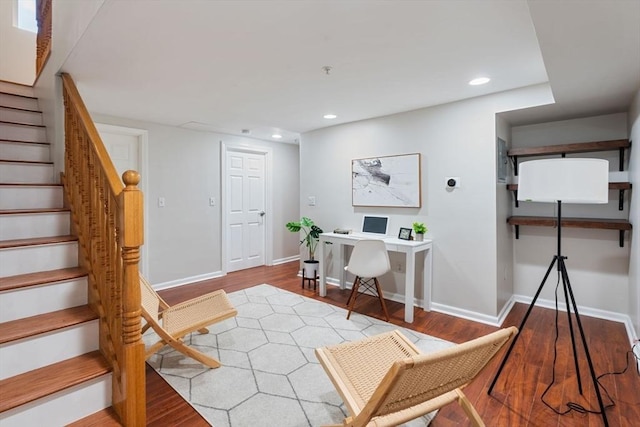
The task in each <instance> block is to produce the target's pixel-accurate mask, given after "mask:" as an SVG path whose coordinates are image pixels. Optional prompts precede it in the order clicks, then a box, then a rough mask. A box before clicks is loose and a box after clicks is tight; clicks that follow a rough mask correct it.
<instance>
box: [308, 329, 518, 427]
mask: <svg viewBox="0 0 640 427" xmlns="http://www.w3.org/2000/svg"><path fill="white" fill-rule="evenodd" d="M517 331H518V330H517V328H515V327H510V328H505V329H501V330H499V331H497V332H494V333H491V334H489V335H486V336H484V337H480V338H477V339H474V340H472V341H468V342H466V343H463V344H458V345H455V346H453V347H451V348H448V349H445V350H440V351H436V352H433V353H428V354H424V353H421V352H420V350H418V348H416V347H415V345H414V344H413V343H412V342H411V341H409V339H408V338H406V337H405V336H404V335H402V334H401V333H400V331H397V330H396V331H393V332H388V333H384V334H380V335H375V336H372V337H368V338H364V339H362V340H359V341H353V342H347V343H342V344H338V345H335V346H329V347H323V348H318V349H316V356H317V357H318V359H319V360H320V363H321V364H322V366H323V367H324V369H325V371H326V372H327V375H328V376H329V378H331V381H332V382H333V385H334V386H335V387H336V389H337V390H338V392H339V393H340V396H341V397H342V399H343V400H344V403H345V404H346V406H347V409H348V410H349V413H350V416H349V417H347V418H345V420H344V422H343V424H337V425H334V426H332V427H337V426H354V427H355V426H377V427H380V426H397V425H399V424H402V423H405V422H407V421H410V420H412V419H415V418H418V417H420V416H422V415H425V414H427V413H429V412H432V411H434V410H436V409H439V408H442V407H443V406H445V405H447V404H449V403H451V402H453V401H458V403H459V404H460V405H461V406H462V408H463V409H464V412H465V413H466V415H467V417H468V418H469V419H470V420H471V424H472V425H474V426H484V425H485V424H484V423H483V421H482V419H481V418H480V416H479V415H478V412H477V411H476V410H475V408H474V407H473V405H472V404H471V402H469V400H468V399H467V397H466V396H465V395H464V393H463V392H462V390H461V389H462V388H464V387H465V386H466V385H467V384H468V383H470V382H471V381H472V380H473V379H474V378H475V377H476V375H477V374H478V373H479V372H480V371H481V370H482V368H483V367H484V366H485V365H486V364H487V363H488V362H489V360H491V358H492V357H493V356H494V355H495V354H496V353H497V352H498V350H500V348H501V347H502V346H503V345H504V344H505V343H506V342H507V341H508V340H509V338H510V337H511V336H513V335H515V334H516V333H517Z"/></svg>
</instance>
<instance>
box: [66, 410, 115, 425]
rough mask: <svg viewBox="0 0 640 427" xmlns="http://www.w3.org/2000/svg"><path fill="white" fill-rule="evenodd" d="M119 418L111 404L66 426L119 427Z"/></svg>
mask: <svg viewBox="0 0 640 427" xmlns="http://www.w3.org/2000/svg"><path fill="white" fill-rule="evenodd" d="M121 426H122V424H121V423H120V419H119V418H118V415H117V414H116V411H115V409H113V406H109V407H108V408H104V409H103V410H102V411H98V412H95V413H93V414H91V415H89V416H87V417H84V418H82V419H79V420H77V421H74V422H73V423H71V424H67V425H66V427H121Z"/></svg>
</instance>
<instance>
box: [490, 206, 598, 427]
mask: <svg viewBox="0 0 640 427" xmlns="http://www.w3.org/2000/svg"><path fill="white" fill-rule="evenodd" d="M561 209H562V202H561V201H559V200H558V254H557V255H555V256H554V257H553V260H552V261H551V264H550V265H549V268H548V269H547V272H546V274H545V275H544V279H542V283H540V286H539V287H538V290H537V292H536V294H535V296H534V297H533V301H531V304H530V305H529V308H528V309H527V312H526V314H525V315H524V318H523V319H522V322H521V323H520V327H519V328H518V330H519V331H522V328H524V325H525V323H527V319H528V318H529V314H531V310H532V309H533V306H534V305H535V303H536V300H537V299H538V296H539V295H540V292H541V291H542V288H543V287H544V284H545V282H546V281H547V278H548V277H549V273H551V269H552V268H553V265H554V264H555V263H556V262H557V263H558V272H559V273H560V275H561V277H562V287H563V290H564V300H565V302H566V305H567V318H568V320H569V332H570V334H571V345H572V347H573V360H574V363H575V366H576V375H577V377H578V390H579V391H580V394H581V395H582V380H581V378H580V367H579V365H578V354H577V352H576V341H575V337H574V334H573V321H572V318H571V311H570V307H569V299H571V305H572V306H573V312H574V313H575V320H576V323H577V325H578V330H579V331H580V338H581V339H582V345H583V347H584V352H585V354H586V356H587V362H588V364H589V371H590V373H591V381H593V388H594V389H595V390H596V396H597V397H598V404H599V405H600V412H601V414H602V421H604V425H605V427H608V426H609V422H608V421H607V416H606V414H605V412H604V404H603V403H602V395H601V394H600V388H599V387H598V380H597V378H596V374H595V371H594V369H593V362H592V361H591V355H590V354H589V347H587V340H586V339H585V337H584V331H583V330H582V323H581V322H580V315H579V314H578V306H577V305H576V300H575V298H574V296H573V290H572V289H571V283H570V282H569V275H568V274H567V267H566V266H565V263H564V260H565V259H567V257H565V256H562V255H561V253H562V252H561V251H560V241H561V234H562V232H561V230H562V226H561V223H562V215H561ZM519 337H520V333H518V335H516V336H515V338H514V339H513V340H512V341H511V345H509V348H508V349H507V353H506V354H505V356H504V359H502V363H501V364H500V367H499V368H498V372H497V373H496V376H495V377H494V378H493V381H492V382H491V385H490V386H489V390H488V392H487V394H491V392H492V391H493V387H494V386H495V385H496V381H498V377H499V376H500V374H501V373H502V369H503V368H504V365H505V364H506V363H507V359H509V355H510V354H511V350H513V347H514V346H515V344H516V342H517V341H518V338H519Z"/></svg>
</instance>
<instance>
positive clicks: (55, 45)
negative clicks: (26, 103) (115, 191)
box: [35, 0, 105, 176]
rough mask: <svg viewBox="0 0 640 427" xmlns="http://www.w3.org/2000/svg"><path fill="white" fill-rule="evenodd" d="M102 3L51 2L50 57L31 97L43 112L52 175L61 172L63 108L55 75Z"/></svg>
mask: <svg viewBox="0 0 640 427" xmlns="http://www.w3.org/2000/svg"><path fill="white" fill-rule="evenodd" d="M104 1H105V0H65V1H54V2H53V4H52V6H51V9H52V13H53V28H52V31H51V55H50V56H49V60H48V61H47V63H46V65H45V67H44V69H43V70H42V73H40V77H39V78H38V81H37V82H36V84H35V95H36V96H37V97H38V102H39V105H40V109H41V110H42V112H43V113H44V116H43V117H44V125H45V126H46V127H47V138H48V140H49V142H50V143H51V144H52V146H51V147H52V150H51V151H52V154H51V156H52V159H51V160H52V161H53V162H54V170H55V172H56V176H58V173H59V172H60V171H62V170H64V126H63V123H64V108H63V105H62V83H61V80H60V77H58V73H59V72H60V71H61V68H62V64H63V63H64V61H65V60H66V59H67V56H68V55H69V54H70V52H71V51H72V50H73V47H74V46H75V44H76V42H77V41H78V40H79V39H80V37H82V34H83V33H84V30H85V29H86V28H87V26H88V25H89V23H90V22H91V20H92V19H93V17H94V16H95V14H96V13H98V11H99V10H100V8H101V7H102V5H103V3H104Z"/></svg>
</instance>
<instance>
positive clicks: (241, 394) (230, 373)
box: [144, 285, 452, 427]
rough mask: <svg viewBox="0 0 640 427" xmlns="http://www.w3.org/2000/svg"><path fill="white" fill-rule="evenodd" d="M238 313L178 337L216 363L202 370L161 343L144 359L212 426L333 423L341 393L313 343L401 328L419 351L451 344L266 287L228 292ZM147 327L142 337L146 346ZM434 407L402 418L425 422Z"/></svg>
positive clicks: (339, 415)
mask: <svg viewBox="0 0 640 427" xmlns="http://www.w3.org/2000/svg"><path fill="white" fill-rule="evenodd" d="M229 298H230V300H231V302H232V303H233V304H234V306H235V307H236V308H237V309H238V316H237V317H235V318H232V319H228V320H225V321H224V322H221V323H218V324H216V325H213V326H212V327H210V328H209V331H210V333H209V334H207V335H200V334H198V333H194V334H192V335H191V336H190V337H189V338H188V339H187V340H186V342H188V343H189V344H191V345H192V346H194V347H196V348H198V349H199V350H201V351H203V352H205V353H207V354H210V355H211V356H213V357H215V358H217V359H218V360H220V361H221V362H222V366H221V367H220V368H218V369H208V368H206V367H205V366H204V365H202V364H200V363H199V362H196V361H195V360H193V359H190V358H187V357H185V356H183V355H182V354H181V353H179V352H177V351H175V350H173V349H171V348H170V347H165V348H164V349H162V350H161V351H160V352H159V353H157V354H156V355H154V356H152V357H151V358H150V359H149V363H150V365H151V366H153V367H154V368H155V369H156V371H158V372H159V373H160V375H162V377H163V378H165V379H166V380H167V382H168V383H169V384H170V385H171V386H172V387H173V388H175V389H176V390H177V391H178V393H180V394H181V395H182V396H183V397H184V398H185V399H186V400H187V401H189V402H190V403H191V405H193V407H194V408H195V409H196V410H197V411H198V412H200V413H201V414H202V415H203V416H204V417H205V418H206V419H207V421H208V422H209V423H210V424H211V425H213V426H215V427H225V426H230V427H259V426H268V427H273V426H278V427H301V426H319V425H323V424H331V423H334V424H335V423H341V422H342V420H343V419H344V417H345V416H346V409H345V406H344V404H343V403H342V399H341V398H340V396H339V395H338V393H337V392H336V390H335V388H334V387H333V385H332V384H331V381H330V380H329V378H328V377H327V375H326V374H325V372H324V370H323V368H322V366H321V365H320V363H319V362H318V360H317V359H316V357H315V354H314V349H315V348H316V347H322V346H325V345H331V344H338V343H341V342H344V341H351V340H355V339H358V338H362V337H365V336H370V335H375V334H379V333H381V332H386V331H389V330H393V329H401V330H402V332H403V333H404V334H405V335H406V336H407V337H410V339H411V340H412V341H414V342H415V343H416V345H417V346H418V348H420V349H421V350H422V351H425V352H430V351H434V350H439V349H442V348H446V347H449V346H451V345H452V344H451V343H449V342H447V341H443V340H440V339H437V338H433V337H430V336H428V335H424V334H421V333H418V332H415V331H411V330H408V329H404V328H399V327H398V326H395V325H392V324H390V323H387V322H384V321H381V320H377V319H374V318H371V317H367V316H363V315H360V314H357V313H353V314H352V315H351V319H350V320H347V319H346V310H344V309H342V308H340V307H336V306H333V305H330V304H325V303H323V302H319V301H316V300H313V299H310V298H306V297H303V296H300V295H297V294H294V293H292V292H288V291H284V290H281V289H278V288H276V287H273V286H270V285H259V286H254V287H252V288H249V289H245V290H243V291H238V292H233V293H230V294H229ZM153 335H154V333H153V332H152V331H148V332H147V333H146V334H145V336H144V339H145V342H147V345H148V344H150V343H151V342H153V340H154V337H153ZM433 416H435V413H433V414H429V416H425V417H422V418H420V419H418V420H414V421H413V422H411V423H409V424H407V425H410V426H425V425H427V424H429V422H430V421H431V419H432V417H433Z"/></svg>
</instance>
